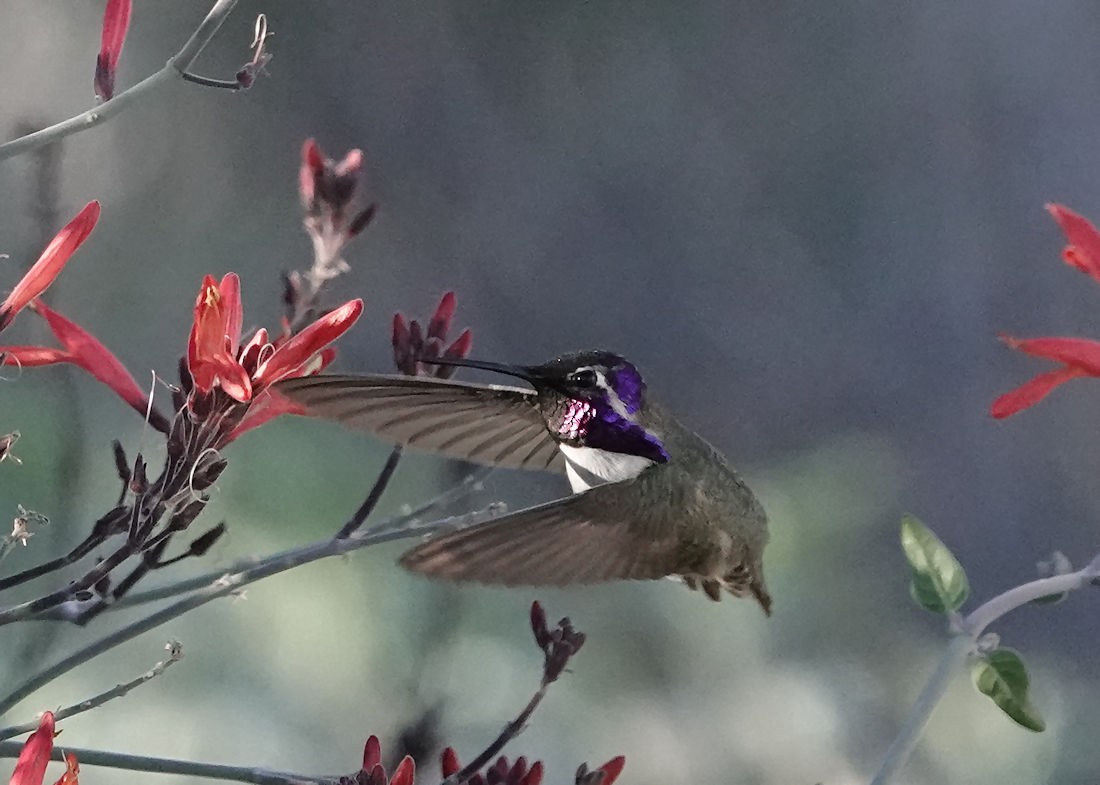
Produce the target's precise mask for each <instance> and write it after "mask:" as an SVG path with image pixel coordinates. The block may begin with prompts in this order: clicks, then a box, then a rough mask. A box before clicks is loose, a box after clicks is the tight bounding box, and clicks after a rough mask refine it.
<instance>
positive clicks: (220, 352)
mask: <svg viewBox="0 0 1100 785" xmlns="http://www.w3.org/2000/svg"><path fill="white" fill-rule="evenodd" d="M243 318H244V316H243V309H242V307H241V283H240V279H239V278H238V277H237V275H236V273H228V274H227V275H226V276H225V277H223V278H222V280H221V283H220V284H218V283H215V282H214V278H213V277H212V276H209V275H207V276H206V277H205V278H203V281H202V287H201V288H200V289H199V295H198V297H196V298H195V321H194V324H193V325H192V326H191V336H190V338H189V339H188V341H187V369H188V370H189V371H190V372H191V378H192V380H193V381H194V384H195V389H196V390H198V391H199V392H200V393H202V394H204V395H205V394H207V393H209V392H210V391H211V390H213V389H214V388H215V387H220V388H221V389H222V390H224V391H225V393H226V394H227V395H228V396H229V397H231V398H233V399H234V400H237V401H241V402H242V403H243V402H245V401H248V400H251V398H252V384H251V383H250V381H249V378H248V374H247V373H246V372H245V370H244V368H242V367H241V364H240V363H239V362H237V356H236V355H237V348H238V344H240V340H241V324H242V322H243Z"/></svg>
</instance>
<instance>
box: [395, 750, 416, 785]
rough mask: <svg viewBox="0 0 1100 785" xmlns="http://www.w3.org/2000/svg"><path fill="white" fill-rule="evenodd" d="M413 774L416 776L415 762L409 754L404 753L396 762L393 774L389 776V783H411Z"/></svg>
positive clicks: (407, 784) (396, 784)
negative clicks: (398, 761)
mask: <svg viewBox="0 0 1100 785" xmlns="http://www.w3.org/2000/svg"><path fill="white" fill-rule="evenodd" d="M414 776H416V764H415V763H414V762H413V759H412V757H411V756H409V755H406V756H405V757H404V758H402V759H401V762H400V763H398V764H397V768H396V769H395V770H394V772H393V776H392V777H390V785H412V782H413V777H414Z"/></svg>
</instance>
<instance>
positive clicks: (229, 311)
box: [218, 273, 244, 356]
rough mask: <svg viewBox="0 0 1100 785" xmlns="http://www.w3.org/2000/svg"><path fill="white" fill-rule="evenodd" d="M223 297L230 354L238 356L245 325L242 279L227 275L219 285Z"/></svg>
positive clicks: (233, 274) (230, 274) (234, 275)
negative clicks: (242, 303) (242, 330)
mask: <svg viewBox="0 0 1100 785" xmlns="http://www.w3.org/2000/svg"><path fill="white" fill-rule="evenodd" d="M218 291H220V292H221V295H222V308H224V309H225V335H226V337H227V338H228V339H229V352H230V353H231V354H233V355H234V356H236V354H237V349H238V348H239V347H240V345H241V326H242V324H243V323H244V308H243V306H242V305H241V279H240V278H238V277H237V274H236V273H226V274H225V275H224V276H222V281H221V283H220V284H218Z"/></svg>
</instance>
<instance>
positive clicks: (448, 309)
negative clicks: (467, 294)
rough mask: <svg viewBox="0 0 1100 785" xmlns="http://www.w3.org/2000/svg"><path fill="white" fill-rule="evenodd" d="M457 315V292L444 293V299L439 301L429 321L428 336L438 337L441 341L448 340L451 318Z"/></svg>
mask: <svg viewBox="0 0 1100 785" xmlns="http://www.w3.org/2000/svg"><path fill="white" fill-rule="evenodd" d="M454 315H455V293H454V292H447V293H446V294H445V295H443V299H441V300H440V301H439V306H438V307H437V308H436V309H435V314H434V315H433V316H432V319H431V321H430V322H428V338H438V339H439V340H440V341H445V340H447V330H449V329H450V328H451V319H453V318H454Z"/></svg>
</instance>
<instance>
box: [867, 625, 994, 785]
mask: <svg viewBox="0 0 1100 785" xmlns="http://www.w3.org/2000/svg"><path fill="white" fill-rule="evenodd" d="M973 647H974V641H973V640H972V639H971V638H970V636H968V635H955V636H954V637H952V638H951V642H950V643H948V644H947V649H946V650H945V651H944V653H943V656H942V657H940V662H939V664H938V665H937V666H936V670H934V671H933V672H932V676H931V677H930V678H929V679H928V682H927V683H926V684H925V685H924V689H922V690H921V692H920V695H919V696H918V697H917V702H916V703H915V704H913V708H912V709H911V710H910V711H909V717H908V718H907V719H906V720H905V724H904V725H903V726H902V728H901V731H900V732H899V733H898V735H897V737H895V738H894V740H893V742H891V743H890V747H889V748H888V749H887V750H886V757H885V758H884V759H883V761H882V765H881V766H879V769H878V772H876V773H875V777H874V779H873V780H871V785H886V783H888V782H891V781H893V779H894V775H895V774H897V773H898V771H899V770H900V769H901V767H902V766H903V765H904V764H905V762H906V761H907V760H909V756H910V755H912V754H913V750H914V749H916V747H917V742H918V741H920V737H921V734H922V733H923V732H924V726H925V725H927V724H928V719H929V718H930V717H931V716H932V712H933V711H934V710H935V708H936V705H937V704H939V702H940V699H941V698H942V697H943V696H944V693H946V692H947V687H948V685H949V684H950V683H951V677H952V676H954V675H955V670H956V669H957V668H958V667H959V666H960V665H962V664H963V662H965V661H966V658H967V656H969V654H970V652H971V650H972V649H973Z"/></svg>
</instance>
